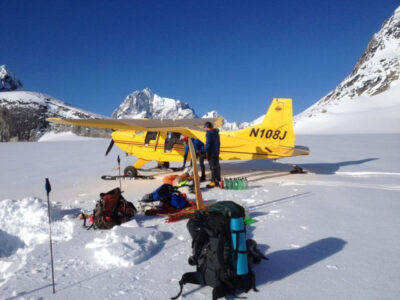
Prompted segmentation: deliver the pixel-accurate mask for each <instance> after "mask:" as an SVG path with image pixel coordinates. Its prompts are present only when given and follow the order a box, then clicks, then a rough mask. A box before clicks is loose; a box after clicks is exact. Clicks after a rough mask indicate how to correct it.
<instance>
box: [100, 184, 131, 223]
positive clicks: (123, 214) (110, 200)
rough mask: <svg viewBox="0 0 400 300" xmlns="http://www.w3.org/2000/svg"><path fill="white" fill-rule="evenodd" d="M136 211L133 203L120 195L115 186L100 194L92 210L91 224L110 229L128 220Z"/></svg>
mask: <svg viewBox="0 0 400 300" xmlns="http://www.w3.org/2000/svg"><path fill="white" fill-rule="evenodd" d="M136 213H137V210H136V207H135V206H134V205H133V203H132V202H129V201H127V200H126V199H125V198H124V197H123V196H122V194H121V190H120V189H119V188H115V189H113V190H111V191H109V192H107V193H101V194H100V200H99V201H98V202H97V204H96V207H95V209H94V211H93V226H94V227H96V228H99V229H110V228H112V227H114V226H115V225H121V223H124V222H127V221H129V220H130V219H131V218H132V217H133V216H135V215H136Z"/></svg>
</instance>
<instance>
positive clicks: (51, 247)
mask: <svg viewBox="0 0 400 300" xmlns="http://www.w3.org/2000/svg"><path fill="white" fill-rule="evenodd" d="M45 188H46V192H47V210H48V212H49V236H50V257H51V278H52V280H53V294H55V293H56V288H55V286H54V263H53V246H52V243H51V218H50V197H49V194H50V192H51V185H50V181H49V179H48V178H46V185H45Z"/></svg>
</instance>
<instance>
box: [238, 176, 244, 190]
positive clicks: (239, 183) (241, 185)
mask: <svg viewBox="0 0 400 300" xmlns="http://www.w3.org/2000/svg"><path fill="white" fill-rule="evenodd" d="M238 190H243V178H238Z"/></svg>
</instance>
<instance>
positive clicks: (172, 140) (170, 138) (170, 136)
mask: <svg viewBox="0 0 400 300" xmlns="http://www.w3.org/2000/svg"><path fill="white" fill-rule="evenodd" d="M176 143H181V134H180V133H179V132H171V131H169V132H168V133H167V138H166V139H165V146H164V151H166V152H169V151H171V150H172V148H173V147H174V145H175V144H176Z"/></svg>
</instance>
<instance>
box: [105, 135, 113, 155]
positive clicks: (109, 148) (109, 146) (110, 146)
mask: <svg viewBox="0 0 400 300" xmlns="http://www.w3.org/2000/svg"><path fill="white" fill-rule="evenodd" d="M113 146H114V140H113V139H111V142H110V145H108V148H107V151H106V156H107V155H108V153H109V152H110V151H111V149H112V147H113Z"/></svg>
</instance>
